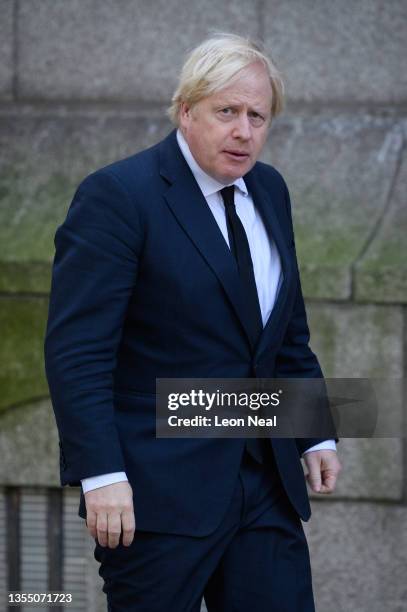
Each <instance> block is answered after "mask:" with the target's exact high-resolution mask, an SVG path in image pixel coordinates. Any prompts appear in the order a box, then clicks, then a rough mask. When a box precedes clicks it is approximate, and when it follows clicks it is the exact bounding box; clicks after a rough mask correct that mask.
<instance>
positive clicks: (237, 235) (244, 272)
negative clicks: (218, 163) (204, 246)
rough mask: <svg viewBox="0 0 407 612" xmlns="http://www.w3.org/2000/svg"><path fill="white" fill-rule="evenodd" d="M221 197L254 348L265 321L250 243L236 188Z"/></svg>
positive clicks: (231, 188)
mask: <svg viewBox="0 0 407 612" xmlns="http://www.w3.org/2000/svg"><path fill="white" fill-rule="evenodd" d="M220 193H221V195H222V198H223V202H224V204H225V210H226V223H227V228H228V235H229V244H230V249H231V251H232V253H233V255H234V256H235V258H236V261H237V267H238V270H239V276H240V280H241V284H242V288H243V291H244V296H245V303H246V307H247V314H248V320H249V322H250V335H251V341H252V344H253V346H254V347H256V346H257V343H258V341H259V338H260V335H261V332H262V331H263V321H262V318H261V310H260V304H259V297H258V294H257V287H256V281H255V279H254V272H253V262H252V258H251V255H250V247H249V242H248V240H247V236H246V232H245V231H244V227H243V224H242V222H241V221H240V219H239V216H238V214H237V212H236V208H235V199H234V193H235V186H234V185H230V186H229V187H224V188H223V189H221V192H220Z"/></svg>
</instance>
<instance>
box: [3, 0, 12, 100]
mask: <svg viewBox="0 0 407 612" xmlns="http://www.w3.org/2000/svg"><path fill="white" fill-rule="evenodd" d="M13 7H14V2H13V0H1V1H0V15H1V19H0V57H1V62H0V99H1V98H3V99H6V100H7V99H10V98H11V97H12V95H13V76H14V66H13V54H14V51H13V47H14V27H13V22H14V16H13Z"/></svg>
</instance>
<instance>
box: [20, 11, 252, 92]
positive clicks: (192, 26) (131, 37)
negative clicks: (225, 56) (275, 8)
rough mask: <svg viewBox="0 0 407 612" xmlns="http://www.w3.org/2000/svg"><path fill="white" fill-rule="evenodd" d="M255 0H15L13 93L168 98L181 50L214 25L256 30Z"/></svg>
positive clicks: (247, 30) (216, 27)
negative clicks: (16, 45) (16, 59)
mask: <svg viewBox="0 0 407 612" xmlns="http://www.w3.org/2000/svg"><path fill="white" fill-rule="evenodd" d="M258 4H259V3H258V2H257V1H256V2H242V1H239V2H235V3H229V4H227V3H219V2H216V0H207V2H205V3H202V2H199V1H198V0H193V1H192V2H191V1H188V0H175V1H174V2H166V1H165V0H156V1H155V2H143V1H142V0H137V1H134V0H122V1H121V2H115V1H114V0H105V1H104V2H98V0H86V1H83V0H71V1H70V2H63V1H61V0H59V1H55V0H31V2H24V3H21V5H20V14H19V30H20V32H21V36H20V52H19V53H20V61H19V70H20V71H19V84H20V88H19V95H20V96H21V97H29V98H30V99H31V98H47V99H55V98H63V99H70V98H71V97H75V98H86V99H92V100H95V99H100V98H114V99H115V100H116V99H136V100H145V101H157V100H164V101H165V102H170V98H171V95H172V93H173V90H174V88H175V84H176V79H177V75H178V72H179V69H180V67H181V65H182V62H183V59H184V55H185V53H186V51H187V50H189V49H190V48H192V47H194V46H195V45H197V44H198V43H199V42H200V41H201V40H203V39H204V38H205V37H206V36H207V34H208V32H209V30H213V29H215V30H222V31H224V30H231V31H234V32H239V33H243V34H251V35H257V33H258ZM45 34H46V35H45Z"/></svg>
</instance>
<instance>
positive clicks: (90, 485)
mask: <svg viewBox="0 0 407 612" xmlns="http://www.w3.org/2000/svg"><path fill="white" fill-rule="evenodd" d="M116 482H127V476H126V473H125V472H111V473H109V474H101V476H92V477H91V478H84V479H83V480H81V483H82V490H83V492H84V493H87V492H88V491H93V489H100V487H106V486H107V485H110V484H115V483H116Z"/></svg>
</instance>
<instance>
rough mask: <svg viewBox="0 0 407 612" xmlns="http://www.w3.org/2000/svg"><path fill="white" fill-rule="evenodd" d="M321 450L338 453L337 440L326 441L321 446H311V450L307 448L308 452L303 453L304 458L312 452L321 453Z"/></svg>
mask: <svg viewBox="0 0 407 612" xmlns="http://www.w3.org/2000/svg"><path fill="white" fill-rule="evenodd" d="M319 450H333V451H336V443H335V440H324V441H323V442H320V443H319V444H315V446H311V447H310V448H307V450H305V451H304V452H303V453H302V455H303V456H304V455H305V453H310V452H311V451H319Z"/></svg>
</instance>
